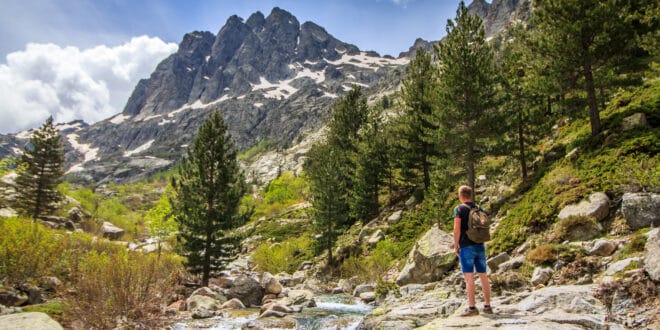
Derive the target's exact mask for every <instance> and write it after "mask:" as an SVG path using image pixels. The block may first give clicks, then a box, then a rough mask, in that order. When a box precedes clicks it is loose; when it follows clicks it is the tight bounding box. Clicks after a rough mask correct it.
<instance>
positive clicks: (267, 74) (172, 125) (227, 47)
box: [0, 0, 524, 183]
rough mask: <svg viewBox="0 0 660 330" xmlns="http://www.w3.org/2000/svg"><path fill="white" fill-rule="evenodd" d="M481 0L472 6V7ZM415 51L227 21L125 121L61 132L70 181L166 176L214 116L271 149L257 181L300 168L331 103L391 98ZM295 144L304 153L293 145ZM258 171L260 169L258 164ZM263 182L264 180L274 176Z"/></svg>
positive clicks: (276, 24) (14, 144)
mask: <svg viewBox="0 0 660 330" xmlns="http://www.w3.org/2000/svg"><path fill="white" fill-rule="evenodd" d="M481 2H483V0H475V1H474V2H473V3H472V4H471V5H470V8H475V7H478V6H479V5H480V3H481ZM523 2H524V1H523ZM500 3H501V4H500ZM517 5H518V1H508V2H507V1H494V2H493V4H491V5H488V4H487V3H486V5H483V4H481V7H480V8H483V10H480V11H478V12H479V14H481V13H485V14H486V15H485V16H484V17H486V18H487V19H486V21H487V22H491V21H492V22H500V21H501V20H502V19H505V18H506V17H509V16H510V15H509V16H507V15H508V14H507V13H509V11H511V10H514V9H515V8H516V6H517ZM473 10H476V9H473ZM509 14H510V13H509ZM491 16H492V17H494V18H493V19H492V20H489V17H491ZM501 26H503V25H502V24H499V23H498V24H497V25H495V27H493V28H489V27H488V25H487V29H490V30H493V31H495V30H496V29H498V28H500V27H501ZM418 48H426V49H427V50H430V49H431V48H432V43H431V42H427V41H425V40H423V39H418V40H416V41H415V43H414V45H413V46H412V47H411V48H410V50H409V51H408V52H403V53H401V54H400V56H399V58H393V57H391V56H380V55H379V54H377V53H375V52H367V51H361V50H360V49H359V48H358V47H357V46H355V45H351V44H347V43H344V42H342V41H340V40H338V39H336V38H335V37H333V36H332V35H331V34H329V33H328V32H327V31H326V30H325V29H324V28H322V27H320V26H318V25H317V24H315V23H312V22H305V23H303V24H300V23H299V21H298V20H297V19H296V17H294V16H293V15H291V14H290V13H289V12H287V11H285V10H282V9H280V8H274V9H273V10H272V11H271V13H270V14H269V15H268V16H264V15H263V14H262V13H261V12H256V13H254V14H252V15H251V16H250V17H249V18H248V19H247V20H244V19H242V18H240V17H238V16H235V15H234V16H231V17H229V19H227V21H226V23H225V25H224V26H223V27H222V28H221V29H220V30H219V32H218V33H217V34H216V35H214V34H213V33H211V32H202V31H195V32H191V33H188V34H186V35H185V36H184V37H183V38H182V41H181V43H180V44H179V50H178V51H177V52H176V53H174V54H172V55H171V56H170V57H168V58H167V59H165V60H163V61H162V62H161V63H160V64H159V65H158V66H157V68H156V70H155V71H154V72H153V73H152V74H151V76H150V77H149V78H148V79H143V80H141V81H140V82H139V83H138V84H137V86H136V87H135V89H134V91H133V93H132V95H131V96H130V98H129V99H128V101H127V104H126V107H125V108H124V110H123V111H122V113H120V114H117V115H115V116H113V117H111V118H108V119H106V120H103V121H101V122H98V123H95V124H93V125H87V124H83V123H82V122H74V123H72V125H74V126H75V128H74V127H72V128H69V129H67V130H63V131H62V134H63V137H64V139H63V140H64V142H65V147H66V160H67V171H68V172H67V173H68V174H69V175H70V177H72V178H74V179H77V180H82V181H86V182H100V183H102V182H110V181H117V182H121V181H135V180H138V179H140V178H142V177H145V176H148V175H150V174H151V173H155V172H158V171H162V170H163V169H166V168H168V167H170V166H172V165H173V164H175V163H176V162H177V161H178V160H179V159H180V157H181V156H182V155H183V153H184V152H185V147H186V146H187V145H188V144H189V143H190V142H191V141H192V139H193V137H194V134H195V132H196V130H197V127H198V126H199V125H200V124H201V123H202V122H203V120H204V119H205V118H206V115H207V114H208V113H209V112H210V111H213V110H219V111H221V112H222V113H223V115H224V117H225V121H226V123H227V125H228V126H229V131H230V133H231V134H232V136H233V138H234V140H235V142H236V144H237V146H238V147H239V149H242V150H244V149H247V148H249V147H251V146H254V145H256V144H258V143H259V142H262V141H267V142H269V144H270V145H274V146H276V147H275V148H276V149H277V150H274V151H272V152H270V153H269V154H268V155H265V157H266V158H267V159H260V158H257V159H255V162H253V163H251V164H246V169H247V170H248V171H250V172H253V173H255V175H257V176H259V175H260V174H259V173H272V172H273V171H277V170H278V169H287V170H291V169H296V168H299V167H300V164H301V163H300V161H299V160H301V159H302V158H301V155H303V154H304V153H305V150H307V147H305V146H309V144H310V143H311V142H313V141H314V140H316V139H318V138H319V136H318V134H317V133H318V131H319V129H320V128H321V127H322V126H323V120H324V118H326V116H327V114H328V112H329V109H330V106H331V105H332V103H333V102H334V101H335V99H336V98H337V97H339V96H340V95H342V94H343V93H344V92H346V91H347V90H349V89H350V88H351V86H353V85H358V86H361V87H362V88H363V89H364V92H365V94H366V95H367V96H368V97H369V98H370V100H371V101H372V102H373V101H375V100H376V99H377V98H378V97H379V96H381V95H386V94H391V93H394V92H395V91H396V90H397V89H398V86H399V83H400V81H401V78H402V76H403V73H404V71H405V65H406V64H407V63H408V62H409V59H410V58H411V57H412V56H414V55H415V51H416V49H418ZM310 136H311V137H312V138H311V139H310V138H309V137H310ZM28 137H29V132H22V133H19V134H16V135H0V157H6V156H12V155H14V156H16V155H18V154H20V151H21V149H22V147H23V146H24V144H25V143H26V142H27V138H28ZM301 142H302V144H303V145H304V146H302V147H301V146H297V144H299V143H301ZM287 155H288V156H287ZM268 159H270V160H268ZM264 163H267V166H266V168H259V166H260V165H256V164H264ZM268 164H270V165H268ZM260 178H261V179H262V181H267V180H268V179H270V178H272V175H266V176H260Z"/></svg>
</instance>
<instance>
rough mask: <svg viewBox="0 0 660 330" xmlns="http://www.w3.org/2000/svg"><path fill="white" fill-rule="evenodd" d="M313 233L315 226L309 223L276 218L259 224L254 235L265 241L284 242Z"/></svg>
mask: <svg viewBox="0 0 660 330" xmlns="http://www.w3.org/2000/svg"><path fill="white" fill-rule="evenodd" d="M311 232H313V224H311V223H310V222H309V221H288V222H283V221H279V220H278V219H276V218H272V219H267V220H265V221H263V222H262V223H259V225H258V226H257V228H256V229H255V231H254V235H259V236H261V237H263V238H264V239H266V238H267V239H273V240H274V241H276V242H284V241H286V240H288V239H291V238H295V237H302V236H304V235H305V234H307V233H311Z"/></svg>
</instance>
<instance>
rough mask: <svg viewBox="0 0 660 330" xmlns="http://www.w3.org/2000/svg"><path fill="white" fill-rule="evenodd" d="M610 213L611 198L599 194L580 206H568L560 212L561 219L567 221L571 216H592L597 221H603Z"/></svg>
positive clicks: (594, 194) (582, 202) (579, 204)
mask: <svg viewBox="0 0 660 330" xmlns="http://www.w3.org/2000/svg"><path fill="white" fill-rule="evenodd" d="M609 212H610V198H609V197H607V195H605V193H602V192H597V193H593V194H591V195H590V196H589V198H587V199H585V200H583V201H581V202H580V203H578V204H572V205H567V206H566V207H564V208H563V209H562V210H561V211H560V212H559V216H558V217H559V219H566V218H568V217H570V216H590V217H594V218H595V219H596V221H601V220H603V219H605V218H606V217H607V215H608V214H609Z"/></svg>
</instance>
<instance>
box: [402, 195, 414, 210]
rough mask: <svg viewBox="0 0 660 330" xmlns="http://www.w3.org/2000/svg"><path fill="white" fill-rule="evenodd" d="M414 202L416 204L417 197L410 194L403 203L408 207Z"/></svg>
mask: <svg viewBox="0 0 660 330" xmlns="http://www.w3.org/2000/svg"><path fill="white" fill-rule="evenodd" d="M416 204H417V197H415V196H414V195H413V196H410V198H408V200H406V203H405V205H406V208H408V209H409V208H412V207H413V206H415V205H416Z"/></svg>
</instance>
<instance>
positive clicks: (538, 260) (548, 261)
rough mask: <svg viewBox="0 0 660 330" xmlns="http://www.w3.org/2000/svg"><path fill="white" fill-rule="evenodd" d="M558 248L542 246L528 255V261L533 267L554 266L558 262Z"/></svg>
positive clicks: (548, 245) (547, 245)
mask: <svg viewBox="0 0 660 330" xmlns="http://www.w3.org/2000/svg"><path fill="white" fill-rule="evenodd" d="M557 255H558V251H557V247H556V246H555V245H551V244H546V245H541V246H539V247H537V248H535V249H533V250H531V251H529V254H527V261H528V262H529V263H531V264H533V265H537V266H540V265H546V266H552V264H554V263H555V261H557Z"/></svg>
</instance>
